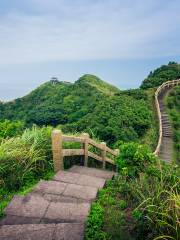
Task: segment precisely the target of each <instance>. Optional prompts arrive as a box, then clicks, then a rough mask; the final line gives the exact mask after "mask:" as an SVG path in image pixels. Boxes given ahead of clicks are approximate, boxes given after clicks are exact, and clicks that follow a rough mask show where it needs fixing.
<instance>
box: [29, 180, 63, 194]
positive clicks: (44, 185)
mask: <svg viewBox="0 0 180 240" xmlns="http://www.w3.org/2000/svg"><path fill="white" fill-rule="evenodd" d="M66 186H67V184H66V183H63V182H57V181H43V180H41V181H40V182H39V183H38V184H37V185H36V187H35V188H34V190H33V191H34V192H40V193H52V194H62V193H63V192H64V190H65V188H66Z"/></svg>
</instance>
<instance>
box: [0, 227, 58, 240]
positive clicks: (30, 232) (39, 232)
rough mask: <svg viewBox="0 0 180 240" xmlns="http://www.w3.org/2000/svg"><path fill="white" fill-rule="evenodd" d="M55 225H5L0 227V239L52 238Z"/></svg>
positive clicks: (27, 239)
mask: <svg viewBox="0 0 180 240" xmlns="http://www.w3.org/2000/svg"><path fill="white" fill-rule="evenodd" d="M54 229H55V225H54V224H51V225H42V224H26V225H11V226H9V225H5V226H3V227H1V228H0V240H52V239H53V234H54Z"/></svg>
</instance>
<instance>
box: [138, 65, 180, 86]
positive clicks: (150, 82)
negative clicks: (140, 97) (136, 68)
mask: <svg viewBox="0 0 180 240" xmlns="http://www.w3.org/2000/svg"><path fill="white" fill-rule="evenodd" d="M178 78H180V64H178V63H176V62H169V64H168V65H162V66H161V67H159V68H157V69H155V70H154V71H151V72H150V74H149V75H148V77H147V78H146V79H144V81H143V82H142V84H141V88H142V89H147V88H153V87H157V86H160V85H161V84H162V83H163V82H166V81H168V80H174V79H178Z"/></svg>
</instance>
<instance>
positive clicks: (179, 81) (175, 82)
mask: <svg viewBox="0 0 180 240" xmlns="http://www.w3.org/2000/svg"><path fill="white" fill-rule="evenodd" d="M177 85H180V79H177V80H171V81H167V82H164V83H163V84H162V85H161V86H159V87H158V88H157V90H156V92H155V105H156V110H157V114H158V121H159V138H158V144H157V147H156V150H155V151H154V154H155V155H156V156H158V154H159V152H160V148H161V144H162V116H161V111H160V104H159V99H158V98H159V94H160V93H161V92H162V90H164V89H165V88H166V87H170V86H172V87H174V86H177Z"/></svg>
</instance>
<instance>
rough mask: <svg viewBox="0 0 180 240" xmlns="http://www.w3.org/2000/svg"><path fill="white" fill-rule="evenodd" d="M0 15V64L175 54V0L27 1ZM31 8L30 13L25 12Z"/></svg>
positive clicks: (179, 18) (179, 36) (179, 6)
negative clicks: (20, 6)
mask: <svg viewBox="0 0 180 240" xmlns="http://www.w3.org/2000/svg"><path fill="white" fill-rule="evenodd" d="M26 4H27V5H26V7H29V10H28V11H26V10H27V9H26V8H25V6H24V10H22V8H21V10H18V6H17V7H16V8H13V9H11V11H10V12H9V13H8V14H7V13H6V14H5V15H2V16H0V56H1V58H0V63H1V64H3V63H5V64H6V63H33V62H42V61H51V60H76V59H77V60H89V59H115V58H118V59H124V58H126V59H127V58H128V59H133V58H148V57H150V58H151V57H159V56H161V57H163V56H171V55H174V54H175V55H178V54H180V48H179V40H180V33H179V30H180V15H179V10H180V3H178V1H171V2H170V3H169V1H167V2H166V1H162V0H160V1H156V0H146V1H142V0H136V1H132V0H127V1H120V0H119V1H118V0H106V1H105V0H104V1H102V0H99V1H98V0H96V1H95V0H89V1H85V0H84V1H83V0H74V1H73V0H66V1H65V0H51V1H50V0H28V1H27V2H26ZM30 12H31V14H30Z"/></svg>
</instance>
